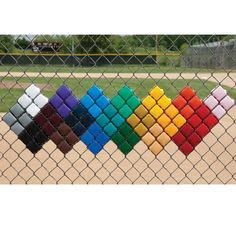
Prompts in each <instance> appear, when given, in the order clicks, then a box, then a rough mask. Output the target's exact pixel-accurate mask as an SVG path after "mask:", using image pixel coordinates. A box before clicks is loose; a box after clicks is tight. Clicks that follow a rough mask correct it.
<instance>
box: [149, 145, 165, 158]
mask: <svg viewBox="0 0 236 236" xmlns="http://www.w3.org/2000/svg"><path fill="white" fill-rule="evenodd" d="M162 149H163V147H162V146H161V144H160V143H158V142H154V143H153V144H151V146H149V150H150V151H151V152H152V153H153V154H154V155H157V154H159V153H160V152H161V150H162Z"/></svg>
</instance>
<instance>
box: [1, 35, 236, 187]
mask: <svg viewBox="0 0 236 236" xmlns="http://www.w3.org/2000/svg"><path fill="white" fill-rule="evenodd" d="M235 42H236V37H235V36H234V35H232V36H231V35H73V36H70V35H53V36H52V35H2V36H0V183H2V184H3V183H7V184H8V183H12V184H14V183H15V184H16V183H17V184H25V183H27V184H42V183H44V184H46V183H69V184H71V183H73V184H86V183H90V184H96V183H103V184H108V183H115V184H116V183H119V184H130V183H133V184H147V183H149V184H164V183H165V184H168V183H169V184H180V183H186V184H188V183H190V184H196V183H202V184H211V183H221V184H222V183H223V184H227V183H235V182H236V122H235V117H236V107H235V106H233V107H232V108H231V109H230V110H229V111H228V112H227V114H226V115H225V116H224V117H223V118H222V119H220V121H219V123H218V124H217V125H216V126H214V127H213V129H212V130H211V132H210V133H208V134H207V135H206V136H205V137H204V138H203V140H202V142H201V143H200V144H199V145H198V146H197V147H196V148H195V150H194V151H193V152H191V154H190V155H188V156H185V155H184V154H183V153H182V152H181V151H180V150H179V148H178V147H177V145H176V144H175V143H174V142H172V141H170V142H169V143H168V144H167V145H166V146H164V149H163V150H162V151H161V152H160V153H159V154H157V155H154V154H153V153H152V152H151V151H150V150H149V148H148V146H147V145H146V144H144V142H143V141H142V140H141V141H139V142H138V143H137V144H136V145H135V146H134V148H133V149H132V151H130V152H129V153H128V154H127V155H124V154H123V153H122V152H121V151H120V150H119V149H118V148H117V146H116V145H115V144H114V142H113V141H109V142H108V143H107V144H106V145H105V146H104V147H103V149H102V150H101V151H100V152H99V153H98V154H97V155H94V154H93V153H92V152H90V151H89V150H88V149H87V146H86V145H85V144H84V143H83V142H82V141H79V142H77V143H76V144H75V145H74V146H73V149H72V150H71V151H70V152H68V153H67V154H63V153H62V152H61V151H60V150H59V149H58V148H57V146H56V145H55V144H54V143H53V142H52V141H50V140H49V141H48V142H46V143H45V144H44V145H43V147H42V149H41V150H39V151H38V152H37V153H36V154H32V153H31V152H30V151H29V150H28V149H27V148H26V146H25V144H24V143H23V142H22V141H20V140H19V139H18V137H17V136H16V135H15V134H14V132H12V131H11V130H10V128H9V127H8V126H7V125H6V124H5V122H4V121H3V120H2V118H3V116H4V114H5V113H6V112H8V111H9V109H10V108H11V107H12V106H13V105H14V104H15V103H16V101H17V99H18V98H19V97H20V96H21V95H22V94H23V93H24V90H25V89H26V88H27V87H29V86H30V85H31V84H32V83H33V84H35V85H36V86H38V87H39V88H40V89H41V92H42V94H44V95H45V96H46V97H48V98H50V97H51V96H52V95H53V94H54V93H55V91H56V90H57V89H58V88H59V87H60V86H61V85H62V84H66V85H68V86H69V87H70V88H71V89H72V91H73V93H74V94H75V95H76V96H77V97H78V98H81V97H82V96H84V95H85V94H86V92H87V90H88V89H89V88H90V87H91V86H92V85H93V84H96V85H98V86H99V87H100V88H102V89H103V92H104V94H105V95H106V96H107V97H109V98H113V97H114V96H115V95H117V92H118V91H119V89H121V88H122V87H123V86H124V85H128V86H129V87H130V88H132V89H133V91H134V93H135V95H136V96H137V97H138V98H140V99H141V100H142V99H143V98H144V97H146V96H147V95H148V92H149V91H150V90H151V89H152V88H153V87H154V86H155V85H158V86H159V87H161V88H163V90H164V91H165V93H166V95H167V96H168V97H170V98H171V99H174V98H175V97H176V96H178V95H179V93H180V91H181V90H182V89H183V87H184V86H186V85H189V86H191V87H192V88H193V89H194V90H195V91H196V92H197V95H198V96H199V97H201V98H202V99H204V98H205V97H207V96H208V95H209V94H210V92H211V90H212V89H214V88H215V87H217V86H218V85H221V86H222V87H223V88H224V89H226V90H227V92H228V94H229V95H230V96H231V98H233V99H234V100H236V84H235V81H236V72H235V71H234V69H235V68H236V54H235Z"/></svg>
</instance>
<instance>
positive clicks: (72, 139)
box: [66, 132, 79, 145]
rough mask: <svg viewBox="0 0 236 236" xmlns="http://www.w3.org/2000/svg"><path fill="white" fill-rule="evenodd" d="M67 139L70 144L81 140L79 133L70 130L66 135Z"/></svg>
mask: <svg viewBox="0 0 236 236" xmlns="http://www.w3.org/2000/svg"><path fill="white" fill-rule="evenodd" d="M66 141H67V142H68V143H69V144H70V145H74V144H75V143H77V142H78V141H79V138H78V137H77V135H76V134H75V133H74V132H70V133H69V134H67V136H66Z"/></svg>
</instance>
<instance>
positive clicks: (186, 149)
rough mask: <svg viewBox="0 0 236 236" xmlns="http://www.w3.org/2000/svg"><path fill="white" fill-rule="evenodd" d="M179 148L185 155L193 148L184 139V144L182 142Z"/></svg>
mask: <svg viewBox="0 0 236 236" xmlns="http://www.w3.org/2000/svg"><path fill="white" fill-rule="evenodd" d="M179 149H180V150H181V151H182V152H183V153H184V154H185V155H186V156H187V155H189V154H190V153H191V152H192V151H193V150H194V148H193V146H192V145H191V144H190V143H189V142H188V141H186V142H185V143H184V144H182V145H181V146H180V147H179Z"/></svg>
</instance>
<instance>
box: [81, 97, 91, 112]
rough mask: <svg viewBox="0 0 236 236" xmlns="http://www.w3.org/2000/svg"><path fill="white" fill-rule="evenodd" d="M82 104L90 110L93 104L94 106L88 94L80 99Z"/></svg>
mask: <svg viewBox="0 0 236 236" xmlns="http://www.w3.org/2000/svg"><path fill="white" fill-rule="evenodd" d="M80 103H81V104H82V105H83V106H84V107H86V108H87V109H89V108H90V107H91V106H92V105H93V104H94V100H93V99H92V98H91V97H90V96H89V95H88V94H86V95H85V96H83V97H82V98H81V99H80Z"/></svg>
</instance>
